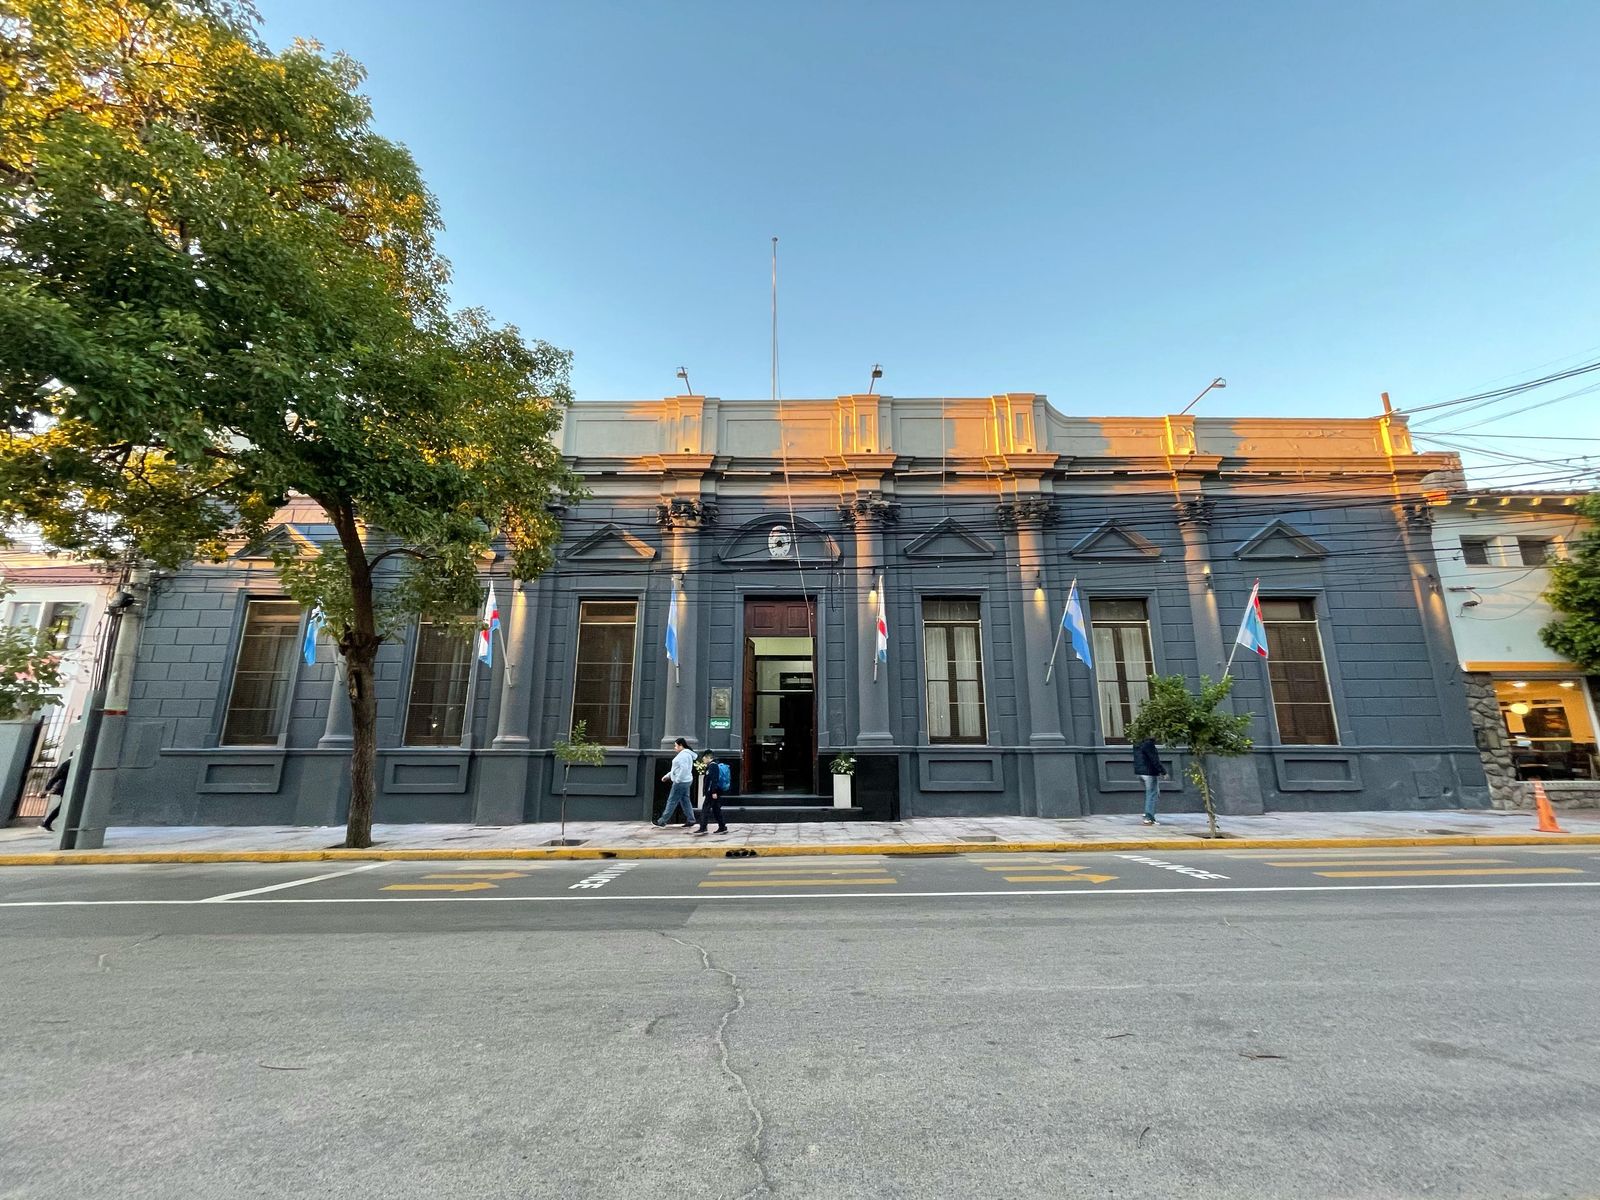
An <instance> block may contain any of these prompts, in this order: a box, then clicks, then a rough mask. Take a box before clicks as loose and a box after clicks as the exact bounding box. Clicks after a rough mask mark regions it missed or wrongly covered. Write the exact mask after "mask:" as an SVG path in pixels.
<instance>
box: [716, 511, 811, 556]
mask: <svg viewBox="0 0 1600 1200" xmlns="http://www.w3.org/2000/svg"><path fill="white" fill-rule="evenodd" d="M717 557H718V558H719V559H720V560H721V561H722V562H723V563H725V564H727V565H728V566H730V567H784V566H803V567H826V566H832V565H833V564H834V563H836V562H838V561H839V543H838V542H836V541H834V540H833V538H832V537H830V536H829V534H828V532H827V530H825V529H823V528H822V527H821V526H820V525H817V524H816V523H815V522H813V521H808V520H806V519H805V518H804V517H795V518H793V520H791V519H790V517H789V514H788V513H774V514H771V515H768V516H765V517H757V518H756V519H755V520H753V521H747V522H745V524H743V525H741V526H740V527H739V528H738V529H737V530H736V531H735V532H734V533H733V534H732V535H731V536H730V537H729V538H728V540H727V541H725V542H723V543H722V548H721V549H720V550H719V551H718V552H717Z"/></svg>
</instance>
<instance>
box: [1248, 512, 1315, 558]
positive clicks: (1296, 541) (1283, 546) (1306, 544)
mask: <svg viewBox="0 0 1600 1200" xmlns="http://www.w3.org/2000/svg"><path fill="white" fill-rule="evenodd" d="M1233 556H1234V557H1235V558H1245V559H1279V560H1282V559H1308V558H1327V557H1328V548H1327V547H1326V546H1324V545H1323V544H1322V543H1321V542H1319V541H1317V539H1316V538H1314V537H1312V536H1311V535H1310V534H1306V533H1301V532H1300V531H1299V530H1298V529H1296V528H1295V527H1294V526H1293V525H1291V524H1289V523H1288V522H1287V521H1274V522H1272V524H1270V525H1268V526H1267V527H1266V528H1265V529H1263V530H1262V531H1261V532H1260V533H1258V534H1256V535H1255V536H1254V537H1253V538H1251V539H1250V540H1249V541H1247V542H1245V543H1244V545H1242V546H1240V547H1239V548H1238V549H1237V550H1235V551H1234V552H1233Z"/></svg>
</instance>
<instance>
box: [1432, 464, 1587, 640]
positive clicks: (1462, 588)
mask: <svg viewBox="0 0 1600 1200" xmlns="http://www.w3.org/2000/svg"><path fill="white" fill-rule="evenodd" d="M1502 499H1503V498H1501V497H1496V496H1491V495H1484V496H1480V497H1468V498H1461V499H1456V500H1452V501H1451V502H1450V503H1449V504H1446V505H1443V506H1441V507H1440V508H1439V509H1438V510H1437V511H1436V513H1435V518H1436V519H1435V521H1434V526H1433V545H1434V552H1435V554H1436V555H1437V556H1438V560H1439V576H1440V583H1441V584H1442V585H1443V587H1444V594H1445V603H1446V607H1447V608H1448V609H1449V613H1450V628H1451V631H1452V632H1453V633H1454V635H1455V641H1456V651H1457V654H1458V656H1459V658H1460V661H1461V665H1462V666H1463V667H1465V668H1467V669H1468V670H1491V669H1493V667H1492V666H1490V665H1489V664H1512V663H1518V664H1524V665H1526V666H1527V667H1530V668H1531V667H1532V665H1533V664H1547V665H1548V669H1551V670H1559V669H1563V668H1565V669H1570V664H1567V663H1564V662H1562V661H1561V660H1560V659H1559V658H1558V657H1557V656H1556V654H1555V653H1554V652H1553V651H1552V650H1551V649H1550V648H1549V647H1548V646H1546V645H1545V644H1544V642H1542V641H1541V640H1540V638H1539V630H1540V628H1541V627H1542V626H1544V625H1545V624H1546V623H1547V622H1549V621H1550V620H1551V619H1552V618H1553V617H1554V616H1555V613H1554V612H1553V611H1552V610H1551V608H1550V606H1549V605H1548V604H1546V603H1545V602H1544V601H1543V600H1542V599H1541V598H1540V597H1541V596H1542V595H1543V593H1544V591H1545V589H1546V588H1548V587H1549V586H1550V571H1549V569H1548V568H1547V567H1542V566H1529V565H1528V564H1527V563H1526V562H1524V561H1523V555H1522V553H1521V549H1522V547H1521V542H1522V541H1523V540H1526V539H1534V540H1541V539H1542V540H1548V541H1549V542H1550V543H1551V549H1552V552H1553V553H1555V554H1558V555H1560V554H1564V553H1565V552H1566V546H1567V544H1568V543H1569V542H1570V541H1571V540H1572V539H1574V538H1575V537H1577V536H1579V535H1580V534H1581V532H1582V529H1583V526H1584V524H1585V521H1584V519H1583V518H1582V517H1580V516H1579V515H1578V514H1577V513H1576V512H1575V511H1573V509H1572V507H1571V504H1572V503H1573V500H1572V498H1569V497H1564V496H1551V497H1549V498H1539V500H1538V503H1534V502H1533V498H1529V497H1521V496H1514V497H1508V498H1504V499H1507V500H1508V502H1507V503H1502V502H1501V501H1502ZM1463 539H1466V540H1467V541H1469V542H1475V541H1486V542H1487V543H1488V544H1487V546H1486V555H1487V558H1488V563H1487V564H1483V565H1478V564H1473V563H1469V562H1467V561H1466V553H1465V552H1464V551H1463V549H1462V541H1463Z"/></svg>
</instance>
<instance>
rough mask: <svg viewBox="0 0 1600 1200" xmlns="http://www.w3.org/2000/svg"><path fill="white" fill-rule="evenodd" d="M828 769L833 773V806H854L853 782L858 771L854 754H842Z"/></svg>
mask: <svg viewBox="0 0 1600 1200" xmlns="http://www.w3.org/2000/svg"><path fill="white" fill-rule="evenodd" d="M828 770H829V771H831V772H832V773H833V806H834V807H835V808H850V807H851V806H852V798H853V797H852V794H851V792H852V789H851V784H852V783H853V782H854V779H855V773H856V760H855V756H854V755H853V754H841V755H839V756H838V757H836V758H835V759H834V760H833V761H832V762H831V763H829V764H828Z"/></svg>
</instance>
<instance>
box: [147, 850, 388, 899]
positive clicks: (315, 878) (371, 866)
mask: <svg viewBox="0 0 1600 1200" xmlns="http://www.w3.org/2000/svg"><path fill="white" fill-rule="evenodd" d="M385 865H387V860H381V861H379V862H374V863H362V864H361V865H360V866H359V867H351V868H349V869H348V870H344V871H329V872H328V873H327V874H326V875H312V876H311V877H310V878H308V879H291V880H289V882H288V883H274V884H269V885H268V886H267V887H258V888H251V889H250V890H249V891H247V892H228V893H227V894H226V895H222V896H207V897H206V898H205V899H204V900H197V901H195V903H196V904H222V903H224V902H225V901H229V900H239V899H242V898H244V897H245V896H259V895H261V894H262V893H263V892H281V891H283V889H284V888H292V887H304V886H305V885H306V884H308V883H321V882H322V881H323V880H324V879H338V878H340V877H341V876H344V875H354V874H355V873H356V872H357V871H373V870H376V869H377V868H378V867H382V866H385ZM177 903H183V902H182V901H178V902H177Z"/></svg>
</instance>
